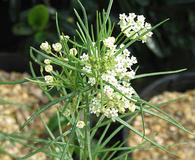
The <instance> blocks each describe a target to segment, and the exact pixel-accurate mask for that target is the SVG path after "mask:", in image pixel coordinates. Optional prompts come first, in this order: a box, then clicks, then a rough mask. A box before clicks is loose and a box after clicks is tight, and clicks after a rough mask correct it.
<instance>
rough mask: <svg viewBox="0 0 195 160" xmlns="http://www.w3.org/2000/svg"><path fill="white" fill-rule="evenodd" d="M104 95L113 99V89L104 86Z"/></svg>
mask: <svg viewBox="0 0 195 160" xmlns="http://www.w3.org/2000/svg"><path fill="white" fill-rule="evenodd" d="M104 93H105V94H106V95H107V96H108V97H109V98H113V93H114V89H113V88H111V87H110V86H108V85H106V86H104Z"/></svg>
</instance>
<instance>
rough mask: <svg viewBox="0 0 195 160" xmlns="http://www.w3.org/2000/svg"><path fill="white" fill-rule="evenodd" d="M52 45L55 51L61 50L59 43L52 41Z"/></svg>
mask: <svg viewBox="0 0 195 160" xmlns="http://www.w3.org/2000/svg"><path fill="white" fill-rule="evenodd" d="M52 47H53V49H54V51H56V52H60V51H61V50H62V45H61V43H54V44H52Z"/></svg>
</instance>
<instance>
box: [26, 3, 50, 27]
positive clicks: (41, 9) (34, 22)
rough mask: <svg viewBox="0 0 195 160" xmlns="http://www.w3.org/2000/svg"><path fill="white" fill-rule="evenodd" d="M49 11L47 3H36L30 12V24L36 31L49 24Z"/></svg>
mask: <svg viewBox="0 0 195 160" xmlns="http://www.w3.org/2000/svg"><path fill="white" fill-rule="evenodd" d="M48 20H49V11H48V8H47V7H46V6H45V5H36V6H35V7H33V8H31V9H30V10H29V12H28V24H29V25H30V26H31V27H32V28H33V30H35V31H41V30H43V29H45V28H46V27H47V25H48Z"/></svg>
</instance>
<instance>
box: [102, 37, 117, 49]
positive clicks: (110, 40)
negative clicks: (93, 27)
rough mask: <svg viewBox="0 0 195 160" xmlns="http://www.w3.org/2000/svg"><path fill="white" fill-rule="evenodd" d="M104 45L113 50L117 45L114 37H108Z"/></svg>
mask: <svg viewBox="0 0 195 160" xmlns="http://www.w3.org/2000/svg"><path fill="white" fill-rule="evenodd" d="M103 43H104V45H105V46H106V47H108V48H113V47H114V43H115V38H114V37H108V38H106V39H105V40H104V41H103Z"/></svg>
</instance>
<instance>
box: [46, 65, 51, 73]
mask: <svg viewBox="0 0 195 160" xmlns="http://www.w3.org/2000/svg"><path fill="white" fill-rule="evenodd" d="M45 71H46V72H48V73H50V72H52V71H53V66H52V65H50V64H48V65H46V66H45Z"/></svg>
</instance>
